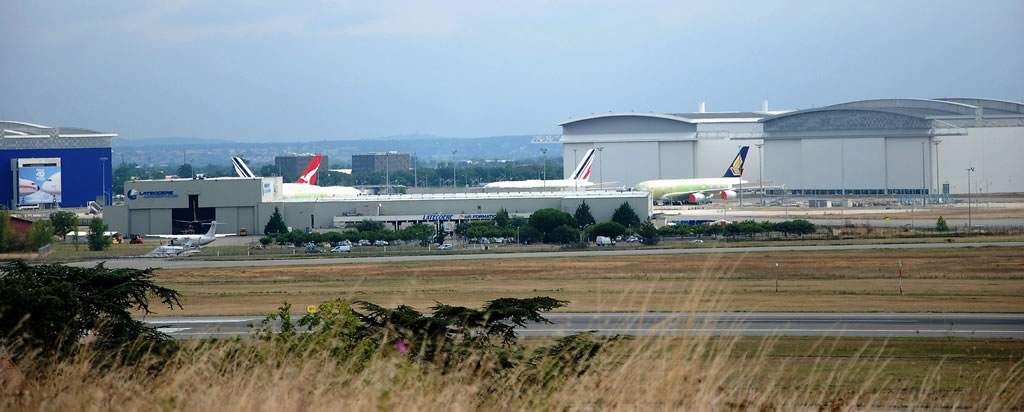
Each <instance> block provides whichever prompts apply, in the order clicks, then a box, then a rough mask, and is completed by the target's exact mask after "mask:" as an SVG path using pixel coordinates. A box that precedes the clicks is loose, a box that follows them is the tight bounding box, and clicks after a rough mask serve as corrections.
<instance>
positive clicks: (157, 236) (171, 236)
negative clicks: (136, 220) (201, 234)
mask: <svg viewBox="0 0 1024 412" xmlns="http://www.w3.org/2000/svg"><path fill="white" fill-rule="evenodd" d="M195 236H197V235H145V237H155V238H160V239H188V238H190V237H195Z"/></svg>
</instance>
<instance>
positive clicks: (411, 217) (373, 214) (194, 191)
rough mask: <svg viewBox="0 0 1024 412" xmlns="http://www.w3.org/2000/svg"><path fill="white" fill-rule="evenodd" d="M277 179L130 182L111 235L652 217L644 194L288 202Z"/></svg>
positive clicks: (108, 215)
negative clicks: (213, 225)
mask: <svg viewBox="0 0 1024 412" xmlns="http://www.w3.org/2000/svg"><path fill="white" fill-rule="evenodd" d="M281 188H282V183H281V178H280V177H263V178H233V177H232V178H210V179H163V180H138V181H130V182H125V192H126V193H125V203H124V204H122V205H117V206H109V207H107V208H105V209H104V220H105V221H106V222H107V223H108V224H109V225H110V227H111V229H112V230H116V231H119V232H121V233H130V234H140V235H146V234H182V233H191V232H197V231H199V230H201V229H202V227H203V225H202V223H204V222H209V221H213V220H216V221H217V223H218V227H217V232H218V233H240V232H241V230H242V229H243V228H244V229H245V231H246V232H247V233H248V234H262V233H263V228H264V226H265V225H266V223H267V221H269V220H270V216H271V214H273V213H274V209H277V210H279V211H280V212H281V214H282V216H283V217H284V221H285V224H286V225H288V226H290V227H292V228H293V229H300V230H303V229H306V228H309V229H332V228H343V227H345V225H346V224H347V223H351V222H359V221H362V220H375V221H380V222H385V223H388V224H391V225H392V226H393V227H395V228H399V227H402V226H405V225H410V224H415V223H431V224H435V225H438V226H440V225H441V224H443V223H446V222H453V223H458V222H461V221H467V220H481V219H493V218H494V216H495V214H496V213H497V212H498V211H499V210H501V209H502V208H504V209H505V210H507V211H508V212H509V213H510V214H511V215H513V216H522V217H526V216H529V215H530V214H531V213H533V212H534V211H537V210H538V209H543V208H554V209H559V210H562V211H565V212H567V213H573V212H575V211H576V208H577V207H578V206H579V205H580V203H582V202H586V203H587V205H588V206H590V210H591V213H592V214H593V216H594V218H595V219H597V220H598V221H607V220H611V217H612V213H613V212H614V211H615V209H616V208H618V207H619V206H620V205H622V203H629V205H630V206H631V207H632V208H633V210H634V211H636V213H637V214H638V215H640V216H641V217H646V216H649V215H650V213H651V198H650V195H649V194H648V193H647V192H629V191H626V192H621V191H610V190H591V191H573V192H503V193H437V194H416V195H362V196H350V197H336V198H324V199H285V198H283V196H282V194H281V193H282V190H281Z"/></svg>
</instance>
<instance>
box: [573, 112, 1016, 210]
mask: <svg viewBox="0 0 1024 412" xmlns="http://www.w3.org/2000/svg"><path fill="white" fill-rule="evenodd" d="M765 106H767V105H765ZM560 126H562V137H561V140H560V141H561V143H563V152H562V155H563V156H564V159H566V161H565V169H564V174H565V175H569V174H571V173H572V170H571V168H572V166H573V165H575V162H573V163H570V162H569V159H574V157H575V156H580V155H582V154H583V153H584V152H586V150H588V149H590V148H598V149H599V150H600V154H599V155H598V158H597V160H596V162H595V164H594V166H593V173H594V174H593V175H592V176H593V177H592V179H594V178H596V179H599V180H602V181H604V182H615V185H616V186H633V185H635V184H636V183H638V182H641V181H644V180H651V179H678V178H701V177H720V176H722V173H723V172H724V170H725V167H726V165H727V164H728V162H729V161H730V160H731V159H732V158H733V156H735V153H736V151H737V149H738V147H739V146H743V145H749V146H751V149H750V154H749V155H748V157H747V164H746V171H745V174H744V177H745V179H746V180H748V181H751V182H757V181H759V180H764V181H766V183H765V186H769V185H771V186H773V187H784V188H785V190H787V191H789V192H790V193H793V194H797V195H801V194H802V195H843V194H847V195H850V194H854V195H896V194H922V193H925V194H931V195H934V194H942V193H952V194H963V193H967V190H968V184H967V180H968V171H967V169H968V168H973V170H971V172H970V178H971V185H970V186H971V191H972V192H973V193H1005V192H1016V193H1019V192H1024V173H1021V172H1020V166H1019V165H1018V163H1019V161H1018V160H1017V157H1019V153H1021V152H1022V151H1024V104H1022V103H1017V102H1007V101H999V100H992V99H976V98H941V99H876V100H864V101H856V102H848V103H841V104H836V105H832V106H827V107H822V108H815V109H807V110H798V111H768V109H767V107H762V110H761V111H757V112H717V113H713V112H704V111H703V110H702V111H700V112H697V113H605V114H596V115H590V116H584V117H580V118H575V119H570V120H568V121H565V122H562V123H561V124H560ZM762 159H763V160H762ZM762 174H763V176H762Z"/></svg>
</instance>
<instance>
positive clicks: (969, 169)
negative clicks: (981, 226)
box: [967, 167, 974, 232]
mask: <svg viewBox="0 0 1024 412" xmlns="http://www.w3.org/2000/svg"><path fill="white" fill-rule="evenodd" d="M973 171H974V168H973V167H968V168H967V231H968V232H970V231H971V230H972V229H973V228H974V222H973V221H971V172H973Z"/></svg>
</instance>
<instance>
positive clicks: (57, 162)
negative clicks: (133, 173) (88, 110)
mask: <svg viewBox="0 0 1024 412" xmlns="http://www.w3.org/2000/svg"><path fill="white" fill-rule="evenodd" d="M115 136H117V134H116V133H105V132H97V131H94V130H87V129H82V128H77V127H49V126H42V125H38V124H31V123H25V122H15V121H0V164H2V165H3V167H0V198H2V199H3V200H2V201H0V205H3V206H6V207H7V208H9V209H14V208H18V207H22V208H25V207H33V208H35V207H40V208H50V207H84V206H87V205H88V204H89V202H90V201H95V202H97V203H99V204H101V205H102V204H110V201H111V197H112V189H113V176H112V173H113V171H112V170H111V155H110V139H111V138H112V137H115ZM62 170H68V171H70V172H71V173H68V174H63V173H61V171H62ZM64 189H67V190H64Z"/></svg>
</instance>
